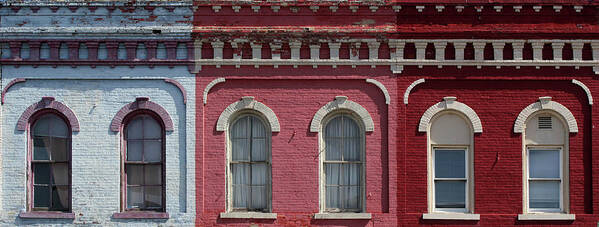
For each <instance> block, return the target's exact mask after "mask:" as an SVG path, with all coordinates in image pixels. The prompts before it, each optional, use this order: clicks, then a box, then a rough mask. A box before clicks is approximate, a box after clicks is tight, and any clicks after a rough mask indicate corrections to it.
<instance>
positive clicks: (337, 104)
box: [310, 96, 374, 132]
mask: <svg viewBox="0 0 599 227" xmlns="http://www.w3.org/2000/svg"><path fill="white" fill-rule="evenodd" d="M342 109H345V110H350V111H352V112H354V113H355V114H357V115H358V116H359V117H360V120H362V123H363V124H364V130H365V131H366V132H372V131H374V122H373V121H372V117H371V116H370V113H368V110H366V108H364V107H362V105H360V104H358V103H356V102H353V101H350V100H347V97H346V96H337V97H335V100H333V101H331V102H329V103H327V104H326V105H324V106H323V107H321V108H320V109H319V110H318V111H316V114H314V117H312V122H311V123H310V132H320V129H321V127H320V125H321V122H322V119H324V117H325V116H327V114H329V113H331V112H333V111H336V110H342Z"/></svg>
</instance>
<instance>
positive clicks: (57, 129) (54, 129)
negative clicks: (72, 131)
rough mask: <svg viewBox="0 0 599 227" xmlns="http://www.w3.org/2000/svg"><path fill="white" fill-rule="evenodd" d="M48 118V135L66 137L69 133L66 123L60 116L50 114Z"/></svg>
mask: <svg viewBox="0 0 599 227" xmlns="http://www.w3.org/2000/svg"><path fill="white" fill-rule="evenodd" d="M50 116H51V117H49V120H51V121H52V122H51V123H50V135H51V136H54V137H62V138H66V137H67V136H68V134H69V129H68V128H67V124H66V123H65V122H64V121H63V120H62V119H60V118H58V117H57V116H54V115H50Z"/></svg>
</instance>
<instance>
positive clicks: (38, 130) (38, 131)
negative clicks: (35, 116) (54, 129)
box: [33, 115, 50, 136]
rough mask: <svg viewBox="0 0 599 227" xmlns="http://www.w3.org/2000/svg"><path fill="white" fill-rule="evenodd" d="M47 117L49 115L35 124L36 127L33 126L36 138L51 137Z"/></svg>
mask: <svg viewBox="0 0 599 227" xmlns="http://www.w3.org/2000/svg"><path fill="white" fill-rule="evenodd" d="M47 116H49V115H46V116H43V117H41V118H40V119H39V120H37V121H36V122H35V125H34V126H33V135H34V136H48V135H50V121H49V119H48V117H47Z"/></svg>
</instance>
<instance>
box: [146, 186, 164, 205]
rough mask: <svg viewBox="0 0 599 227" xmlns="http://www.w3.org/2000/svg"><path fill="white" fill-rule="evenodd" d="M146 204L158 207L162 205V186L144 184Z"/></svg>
mask: <svg viewBox="0 0 599 227" xmlns="http://www.w3.org/2000/svg"><path fill="white" fill-rule="evenodd" d="M145 188H146V198H145V202H146V206H147V207H154V208H160V207H162V186H146V187H145Z"/></svg>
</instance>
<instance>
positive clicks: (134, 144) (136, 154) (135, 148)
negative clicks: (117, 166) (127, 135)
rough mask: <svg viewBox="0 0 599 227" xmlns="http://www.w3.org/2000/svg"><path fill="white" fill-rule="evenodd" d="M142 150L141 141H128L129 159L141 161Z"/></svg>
mask: <svg viewBox="0 0 599 227" xmlns="http://www.w3.org/2000/svg"><path fill="white" fill-rule="evenodd" d="M141 151H142V142H141V141H127V161H141Z"/></svg>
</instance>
